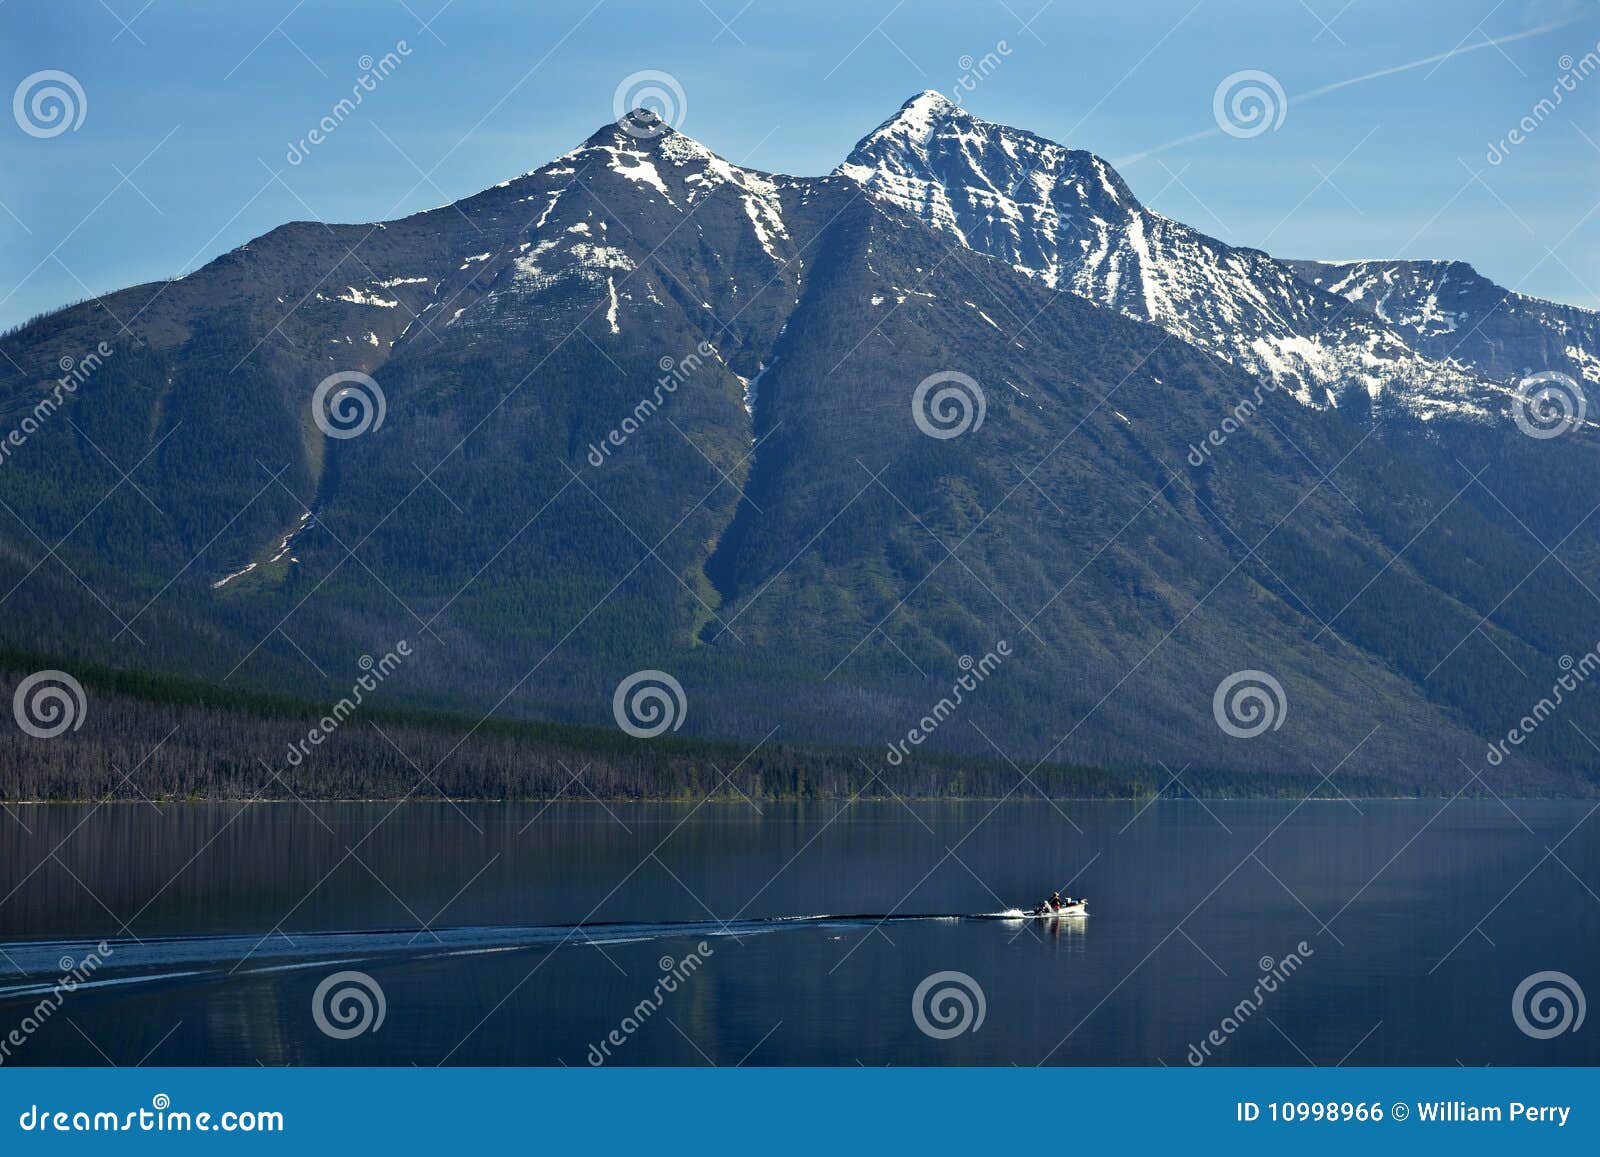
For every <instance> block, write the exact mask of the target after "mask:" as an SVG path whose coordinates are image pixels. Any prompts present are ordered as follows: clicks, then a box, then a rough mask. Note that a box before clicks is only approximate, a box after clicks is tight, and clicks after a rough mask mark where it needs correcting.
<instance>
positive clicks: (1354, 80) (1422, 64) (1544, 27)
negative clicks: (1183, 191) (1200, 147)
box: [1111, 16, 1582, 169]
mask: <svg viewBox="0 0 1600 1157" xmlns="http://www.w3.org/2000/svg"><path fill="white" fill-rule="evenodd" d="M1581 19H1582V17H1579V16H1574V17H1572V18H1571V19H1569V20H1558V21H1556V22H1555V23H1553V24H1541V25H1540V26H1539V27H1537V28H1528V29H1524V30H1523V31H1521V32H1513V33H1511V34H1510V35H1508V36H1501V37H1498V38H1496V39H1493V40H1484V41H1480V42H1479V43H1477V44H1468V45H1464V46H1458V47H1456V48H1452V49H1451V50H1450V51H1449V52H1439V53H1435V54H1434V55H1433V56H1424V57H1423V58H1422V59H1421V60H1412V61H1408V62H1407V63H1405V64H1395V65H1391V66H1390V67H1388V68H1380V69H1378V70H1377V71H1376V72H1368V73H1363V74H1362V75H1361V76H1352V77H1350V78H1349V79H1348V80H1336V81H1334V82H1333V83H1332V84H1325V85H1323V86H1322V87H1321V88H1314V89H1312V90H1311V91H1309V92H1303V93H1301V94H1299V95H1298V96H1292V97H1290V98H1289V103H1290V104H1295V103H1298V102H1301V101H1308V100H1315V99H1316V98H1317V97H1319V96H1326V95H1327V94H1328V93H1330V92H1337V91H1338V90H1339V89H1341V88H1349V87H1350V86H1351V85H1355V84H1365V83H1366V82H1367V81H1369V80H1378V79H1381V78H1382V77H1385V76H1394V75H1395V74H1396V73H1401V72H1410V71H1412V70H1413V69H1417V68H1426V67H1427V66H1428V65H1430V64H1440V63H1442V62H1444V61H1446V60H1450V59H1452V58H1453V57H1457V56H1465V55H1466V54H1467V53H1469V52H1477V51H1479V50H1481V49H1484V48H1498V47H1499V46H1500V45H1502V44H1511V43H1513V42H1514V41H1518V40H1527V39H1529V38H1530V37H1534V36H1543V35H1544V34H1545V33H1547V32H1554V31H1556V30H1557V29H1558V28H1566V27H1568V26H1569V25H1572V24H1576V23H1578V21H1579V20H1581ZM1221 132H1222V130H1221V129H1220V128H1211V129H1206V130H1204V131H1203V132H1197V133H1190V134H1189V135H1188V136H1185V137H1179V138H1178V139H1177V140H1172V141H1168V142H1167V143H1166V144H1164V145H1157V146H1156V147H1155V148H1153V149H1146V150H1145V151H1144V152H1142V153H1132V154H1130V155H1129V156H1126V157H1119V158H1117V159H1116V160H1113V161H1112V162H1111V164H1112V165H1113V166H1114V167H1116V168H1119V169H1120V168H1122V167H1123V166H1125V165H1131V164H1133V163H1134V162H1136V161H1142V160H1144V159H1145V158H1147V157H1153V156H1155V155H1156V154H1157V153H1164V152H1167V151H1168V150H1169V149H1175V148H1177V147H1179V146H1180V145H1187V144H1190V143H1192V142H1194V141H1203V140H1205V139H1206V138H1207V137H1214V136H1217V135H1219V134H1220V133H1221Z"/></svg>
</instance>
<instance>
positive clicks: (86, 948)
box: [0, 908, 1030, 1004]
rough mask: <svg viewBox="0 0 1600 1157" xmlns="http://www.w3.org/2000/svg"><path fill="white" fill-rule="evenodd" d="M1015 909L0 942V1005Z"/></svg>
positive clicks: (976, 916)
mask: <svg viewBox="0 0 1600 1157" xmlns="http://www.w3.org/2000/svg"><path fill="white" fill-rule="evenodd" d="M1029 918H1030V915H1029V913H1026V912H1023V911H1022V910H1021V909H1019V908H1011V909H1007V910H1006V911H1004V912H975V913H969V914H957V915H941V914H931V913H929V914H919V915H911V914H904V913H855V914H849V915H810V916H767V917H762V918H760V919H751V920H730V921H726V922H724V921H719V920H689V921H658V922H654V923H638V922H611V923H588V924H534V925H521V926H516V925H513V926H505V925H477V926H468V927H456V928H438V929H432V928H406V929H389V930H377V931H349V932H283V931H279V930H274V931H271V932H267V933H264V934H261V933H252V934H243V935H239V934H234V935H206V936H199V935H197V936H164V937H148V938H145V939H142V940H135V939H131V938H123V939H114V940H99V941H94V940H23V941H15V942H12V943H7V944H0V1004H3V1003H7V1002H10V1001H15V1000H27V999H30V998H33V997H38V996H41V995H44V994H46V993H49V992H51V991H52V990H54V989H55V988H56V987H57V986H65V981H66V980H67V979H69V978H70V979H71V980H73V984H72V986H71V987H72V988H73V989H74V990H76V991H81V990H92V989H97V988H110V987H121V986H126V985H136V984H156V983H162V982H195V981H203V980H213V979H223V978H227V977H236V976H252V975H255V976H261V975H270V974H273V973H281V972H292V971H295V970H298V969H302V968H329V967H333V966H335V965H349V964H359V963H363V962H373V961H381V960H388V959H404V960H424V959H429V958H438V957H455V956H474V955H482V954H488V953H500V952H527V951H540V950H543V951H553V950H555V949H559V948H566V947H569V946H578V947H581V946H591V947H594V946H599V947H604V946H606V945H612V944H615V945H621V944H633V943H639V942H641V941H650V940H667V939H693V940H704V939H711V938H722V937H731V938H734V939H739V938H742V937H746V936H761V935H767V934H772V933H777V932H782V931H785V930H792V929H799V928H830V929H852V928H853V929H866V928H872V927H874V926H876V925H879V924H885V923H896V924H903V923H912V922H925V923H926V922H947V923H957V922H963V921H983V920H1026V919H1029Z"/></svg>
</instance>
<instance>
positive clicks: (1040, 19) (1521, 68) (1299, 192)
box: [0, 0, 1600, 326]
mask: <svg viewBox="0 0 1600 1157" xmlns="http://www.w3.org/2000/svg"><path fill="white" fill-rule="evenodd" d="M0 30H3V36H0V66H3V77H0V79H3V80H4V87H5V89H6V90H7V91H15V90H16V88H17V86H18V85H20V84H21V83H22V82H23V81H24V78H27V77H29V76H31V75H33V74H34V73H37V72H40V71H41V70H47V69H48V70H59V71H62V72H66V73H68V74H70V75H71V77H72V78H73V79H74V80H75V81H76V82H77V83H78V85H79V86H80V87H81V89H82V92H83V96H84V104H85V106H86V107H85V109H84V115H83V119H82V123H81V124H80V125H79V127H77V128H76V129H73V130H70V131H65V132H62V133H60V134H59V135H55V136H51V137H36V136H33V135H29V134H28V133H27V132H25V131H23V128H22V126H21V123H20V122H19V121H18V120H17V119H16V117H15V116H13V118H11V119H8V120H3V121H0V172H3V173H4V178H3V180H0V206H3V208H0V295H3V296H4V301H3V303H0V326H9V325H12V324H15V323H17V322H19V321H22V320H24V319H26V318H27V317H30V316H32V315H34V314H36V313H39V312H41V311H43V310H47V309H50V308H53V307H55V306H57V305H60V304H63V303H64V302H66V301H69V300H75V299H79V298H82V297H86V296H89V295H91V294H93V293H99V292H105V291H107V290H111V289H115V288H119V287H121V286H124V285H128V284H133V283H136V282H140V281H146V280H151V279H155V278H159V277H162V276H166V275H169V274H175V273H180V272H184V271H187V270H189V269H193V268H194V267H196V266H197V265H199V264H202V263H204V262H205V261H206V260H208V259H210V258H212V257H214V256H216V255H217V254H219V253H221V252H224V251H226V250H227V249H229V248H232V247H234V246H236V245H239V244H241V243H243V242H245V241H247V240H249V239H250V238H251V237H254V236H257V235H259V234H261V233H264V232H266V231H267V230H268V229H270V228H272V227H273V226H275V225H278V224H280V223H282V222H283V221H286V220H292V219H304V218H307V217H313V216H314V217H317V218H320V219H323V220H331V221H371V220H381V219H385V218H391V217H396V216H402V215H404V214H406V213H408V212H414V211H416V210H418V209H423V208H428V207H432V206H434V205H439V204H442V203H445V202H448V201H451V200H454V199H456V198H459V197H462V196H466V195H469V194H471V193H473V192H476V191H477V190H479V189H481V188H483V187H485V186H487V185H491V184H494V183H496V182H498V181H502V180H505V179H507V178H508V177H511V176H513V175H515V174H517V173H519V172H523V171H525V170H527V169H531V168H534V167H536V166H538V165H539V164H542V163H543V162H544V161H546V160H548V159H550V158H551V157H553V156H555V155H557V154H559V153H561V152H564V151H566V150H567V149H569V148H571V147H572V146H573V145H574V144H576V143H577V142H578V141H580V140H582V139H583V138H584V137H586V136H587V135H588V134H589V133H591V132H592V131H593V130H594V129H595V128H597V127H598V126H599V125H600V124H602V123H603V122H605V121H608V120H610V119H612V101H613V95H614V93H615V90H616V89H617V86H618V84H619V82H621V81H622V79H623V78H624V77H626V76H628V75H630V74H632V73H635V72H638V71H640V70H645V69H655V70H660V71H664V72H667V73H670V74H671V75H672V76H673V77H675V78H676V80H677V81H678V82H679V84H680V85H681V86H682V89H683V92H684V94H685V97H686V101H685V108H684V110H683V112H684V117H683V123H682V125H681V128H682V130H683V131H685V132H687V133H689V134H690V135H692V136H694V137H696V138H697V139H699V140H701V141H703V142H704V143H705V144H707V145H708V146H709V147H711V148H713V149H715V150H716V151H718V152H719V153H721V154H723V155H724V156H726V157H728V158H729V159H730V160H734V161H736V162H739V163H743V164H747V165H750V166H753V167H757V168H763V169H769V170H776V171H781V172H790V173H802V174H815V173H822V172H825V171H827V170H828V169H830V168H832V167H833V166H834V165H835V164H837V163H838V162H839V161H840V160H841V159H842V158H843V157H844V155H845V154H846V153H847V152H848V151H849V149H850V147H851V146H852V145H853V144H854V142H855V141H856V140H857V139H859V138H860V137H861V136H863V135H865V134H866V133H867V132H868V131H869V130H870V129H872V128H873V127H874V126H876V125H877V124H878V123H879V122H880V121H882V120H884V119H886V118H887V117H888V116H890V115H891V114H892V113H893V112H894V110H895V109H896V108H897V107H898V106H899V105H900V104H901V102H903V101H904V100H905V99H906V98H907V97H909V96H910V95H912V94H913V93H915V92H918V91H920V90H922V89H927V88H933V89H938V90H941V91H944V92H947V93H949V92H952V91H953V90H954V88H955V86H956V85H957V83H958V81H959V79H960V78H961V76H962V75H963V72H964V67H963V60H964V58H970V59H973V60H981V59H982V58H983V57H984V56H985V55H986V54H993V56H994V58H995V59H996V60H998V62H999V63H998V66H997V67H994V68H993V69H992V70H991V71H989V75H987V76H985V77H984V78H983V79H982V80H981V81H979V82H978V83H977V85H976V87H975V89H974V90H973V91H972V92H971V93H970V94H967V95H966V96H965V97H964V103H965V104H966V106H967V107H968V108H969V109H971V110H972V111H973V112H974V113H976V114H977V115H979V116H981V117H985V118H987V119H990V120H996V121H1002V122H1005V123H1009V124H1013V125H1017V126H1019V127H1023V128H1027V129H1031V130H1032V131H1034V132H1037V133H1039V134H1041V135H1043V136H1047V137H1051V138H1053V139H1055V140H1059V141H1062V142H1064V143H1067V144H1071V145H1074V146H1077V147H1081V148H1088V149H1091V150H1093V151H1095V152H1097V153H1099V154H1100V155H1101V156H1104V157H1106V158H1107V159H1109V160H1112V161H1113V162H1117V163H1118V167H1119V168H1120V170H1121V171H1122V173H1123V175H1124V177H1126V178H1127V180H1128V182H1129V183H1130V184H1131V185H1132V187H1133V189H1134V191H1135V192H1136V193H1137V194H1138V195H1139V196H1140V197H1141V198H1142V199H1144V200H1145V201H1146V202H1147V203H1149V204H1150V205H1151V206H1152V207H1154V208H1155V209H1157V210H1159V211H1161V212H1163V213H1166V214H1167V215H1169V216H1172V217H1176V218H1178V219H1180V220H1183V221H1186V222H1188V223H1190V224H1192V225H1194V226H1196V227H1198V228H1201V229H1203V230H1205V231H1207V232H1210V233H1213V234H1215V235H1216V236H1219V237H1221V238H1223V239H1224V240H1227V241H1229V242H1232V243H1235V244H1244V245H1253V246H1256V247H1259V248H1264V249H1267V250H1269V251H1271V252H1273V253H1277V254H1280V255H1283V256H1295V257H1298V256H1325V257H1332V258H1348V257H1380V256H1384V257H1387V256H1401V257H1453V258H1462V259H1466V260H1469V261H1471V262H1472V263H1473V264H1474V265H1476V266H1477V267H1478V268H1479V270H1480V271H1482V272H1483V273H1485V274H1487V275H1488V276H1490V277H1492V278H1494V279H1495V280H1497V281H1499V282H1501V283H1502V284H1505V285H1508V286H1510V287H1512V288H1515V289H1519V290H1521V291H1523V292H1526V293H1533V294H1537V295H1539V296H1544V297H1550V298H1554V299H1557V300H1561V301H1569V302H1574V303H1577V304H1582V305H1586V306H1590V307H1600V209H1597V202H1600V115H1597V114H1600V72H1597V73H1596V74H1595V75H1591V76H1589V77H1587V78H1586V79H1579V80H1576V81H1574V82H1571V91H1568V92H1564V93H1563V99H1562V103H1561V104H1560V106H1559V107H1557V108H1555V109H1554V110H1553V111H1547V112H1546V113H1542V114H1541V113H1539V112H1536V106H1537V105H1538V102H1539V101H1540V100H1541V98H1544V97H1548V96H1550V95H1551V93H1552V91H1553V90H1554V89H1556V88H1557V86H1558V82H1559V80H1560V78H1561V77H1562V76H1563V75H1564V73H1565V74H1567V75H1569V78H1570V72H1569V71H1568V70H1570V69H1574V68H1578V69H1581V68H1582V67H1583V59H1584V57H1585V54H1590V53H1595V54H1600V47H1597V42H1600V3H1596V0H1499V2H1497V0H1453V2H1444V0H1438V2H1434V0H1413V2H1409V3H1396V2H1395V0H1349V2H1347V0H1272V2H1267V0H1261V2H1257V3H1245V2H1243V0H1199V2H1198V3H1196V2H1195V0H1173V2H1171V3H1145V2H1141V0H1125V2H1122V3H1116V4H1104V3H1097V4H1092V5H1084V4H1080V3H1070V2H1068V0H1054V2H1046V0H1003V2H1002V0H970V2H967V3H954V2H946V0H904V2H902V3H898V4H897V3H896V2H895V0H853V2H849V3H843V2H838V3H836V2H832V0H810V2H807V3H798V2H787V0H785V2H780V0H751V2H749V3H746V0H703V2H701V0H682V2H665V0H663V2H658V3H637V2H634V0H598V2H597V0H575V2H567V0H539V2H538V3H522V4H512V3H494V2H490V0H452V2H447V0H356V2H348V3H340V4H330V3H318V2H316V0H312V2H308V3H301V4H300V5H298V6H297V5H296V3H295V0H260V2H255V0H235V2H233V3H198V2H194V0H148V2H147V0H103V2H102V0H82V2H78V0H9V2H7V3H4V5H3V6H0ZM402 41H403V42H405V45H406V49H407V54H406V55H404V58H403V60H401V62H400V64H399V66H398V67H397V68H396V69H394V71H393V72H392V74H391V75H389V76H388V77H386V78H385V79H383V80H382V81H381V82H379V83H378V84H377V85H376V87H375V88H374V89H373V91H372V92H370V93H368V94H366V95H365V97H364V100H363V102H362V104H361V107H360V108H359V109H357V110H356V111H355V112H354V113H353V114H352V115H350V116H349V117H348V118H346V119H344V120H343V122H342V123H341V124H340V125H339V127H338V128H337V129H336V130H335V131H334V132H333V133H332V134H330V136H329V137H328V139H327V140H326V141H324V142H323V143H322V144H320V145H318V146H316V147H315V148H313V149H312V150H310V153H309V155H308V156H307V157H306V158H305V159H304V160H303V161H302V162H301V163H299V164H295V165H291V164H289V163H288V161H287V160H286V153H287V151H288V149H289V145H290V143H291V142H293V141H296V140H299V139H301V138H303V137H304V136H305V135H306V134H307V132H308V130H310V129H311V128H312V127H313V126H314V125H315V124H316V122H317V121H318V120H319V119H320V118H321V117H323V116H324V115H326V114H328V112H329V110H330V109H331V108H332V107H333V106H334V104H335V103H336V102H337V101H338V100H339V99H340V98H341V97H343V96H346V95H348V94H349V93H350V91H351V88H352V86H353V85H354V84H355V83H356V81H357V78H358V77H359V76H361V75H362V71H363V69H362V64H363V62H362V58H363V57H364V56H370V57H374V58H380V57H382V56H383V55H384V54H385V53H387V52H394V51H396V48H397V45H398V44H399V43H400V42H402ZM1002 44H1003V45H1004V51H1001V45H1002ZM1564 58H1568V59H1564ZM1597 58H1600V55H1597V56H1591V57H1590V62H1591V63H1593V62H1594V61H1595V60H1596V59H1597ZM1418 62H1424V63H1418ZM1246 69H1254V70H1260V71H1263V72H1266V73H1269V74H1270V75H1271V76H1272V77H1273V78H1274V79H1275V80H1276V81H1277V82H1278V84H1279V86H1280V87H1281V89H1282V91H1283V92H1284V94H1285V97H1286V105H1285V112H1284V116H1283V120H1282V123H1281V124H1280V125H1279V126H1278V127H1277V128H1275V129H1271V130H1269V131H1266V132H1263V133H1261V134H1260V135H1257V136H1254V137H1250V138H1247V139H1246V138H1239V137H1235V136H1232V135H1229V134H1226V133H1223V132H1220V131H1217V121H1216V120H1215V119H1214V116H1213V107H1212V106H1213V96H1214V94H1215V92H1216V90H1217V88H1218V85H1219V83H1220V82H1221V81H1222V80H1223V78H1224V77H1226V76H1229V75H1230V74H1232V73H1235V72H1238V71H1241V70H1246ZM1528 116H1533V117H1535V118H1536V119H1537V122H1538V123H1537V127H1536V128H1535V129H1534V130H1533V131H1532V132H1531V133H1528V134H1527V135H1526V137H1525V139H1524V140H1522V141H1521V142H1520V143H1517V144H1513V145H1511V146H1510V148H1509V149H1507V150H1505V153H1504V157H1503V159H1502V160H1501V161H1499V163H1495V164H1491V163H1490V162H1489V160H1488V154H1489V152H1490V144H1491V142H1502V143H1504V142H1505V140H1506V137H1507V134H1508V133H1509V132H1510V130H1512V129H1514V128H1516V127H1517V125H1518V122H1519V121H1521V120H1522V119H1523V118H1524V117H1528ZM275 174H276V175H275Z"/></svg>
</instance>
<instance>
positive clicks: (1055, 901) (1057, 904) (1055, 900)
mask: <svg viewBox="0 0 1600 1157" xmlns="http://www.w3.org/2000/svg"><path fill="white" fill-rule="evenodd" d="M1050 910H1051V911H1052V912H1059V911H1061V893H1060V892H1051V893H1050Z"/></svg>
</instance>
